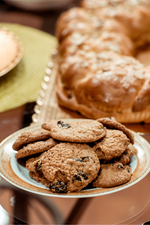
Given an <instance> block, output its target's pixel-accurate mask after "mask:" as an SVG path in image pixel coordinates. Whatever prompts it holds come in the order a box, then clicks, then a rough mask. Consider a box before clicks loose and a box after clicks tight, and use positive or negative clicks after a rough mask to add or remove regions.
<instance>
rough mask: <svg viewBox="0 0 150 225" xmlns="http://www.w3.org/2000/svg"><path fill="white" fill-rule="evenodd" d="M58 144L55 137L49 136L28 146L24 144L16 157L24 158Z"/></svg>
mask: <svg viewBox="0 0 150 225" xmlns="http://www.w3.org/2000/svg"><path fill="white" fill-rule="evenodd" d="M56 144H57V142H56V141H54V139H53V138H49V139H47V140H46V141H37V142H34V143H30V144H27V146H24V147H23V148H21V149H20V150H18V152H17V153H16V155H15V158H16V159H22V158H26V157H28V156H31V155H35V154H37V153H40V152H45V151H47V150H49V149H50V148H52V147H54V146H55V145H56Z"/></svg>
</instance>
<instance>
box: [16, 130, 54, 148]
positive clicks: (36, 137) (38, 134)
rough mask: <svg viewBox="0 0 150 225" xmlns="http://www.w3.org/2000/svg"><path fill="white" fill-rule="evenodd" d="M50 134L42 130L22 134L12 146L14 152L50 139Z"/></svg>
mask: <svg viewBox="0 0 150 225" xmlns="http://www.w3.org/2000/svg"><path fill="white" fill-rule="evenodd" d="M50 137H51V135H50V132H49V131H47V130H44V129H38V130H34V131H30V132H29V131H28V132H22V133H21V135H20V136H19V137H18V138H17V139H16V141H15V142H14V144H13V146H12V147H13V149H14V150H17V151H18V150H19V149H20V148H21V147H22V146H24V145H26V144H28V143H30V142H35V141H41V140H44V139H48V138H50Z"/></svg>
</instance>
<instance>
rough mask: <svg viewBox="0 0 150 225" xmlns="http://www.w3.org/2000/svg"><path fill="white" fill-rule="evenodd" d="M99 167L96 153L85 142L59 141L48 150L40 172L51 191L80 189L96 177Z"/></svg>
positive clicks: (59, 191)
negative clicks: (48, 183) (48, 182)
mask: <svg viewBox="0 0 150 225" xmlns="http://www.w3.org/2000/svg"><path fill="white" fill-rule="evenodd" d="M99 169H100V163H99V159H98V157H97V155H96V153H95V152H94V151H93V150H92V149H91V148H90V147H89V146H88V145H86V144H76V143H60V144H57V145H56V146H55V147H53V148H52V149H50V150H48V151H47V152H46V154H45V155H44V158H43V160H42V172H43V175H44V177H46V178H47V179H48V180H49V181H50V182H51V185H50V190H51V191H52V192H58V193H62V192H73V191H80V190H81V189H83V188H84V187H86V186H87V185H88V184H89V183H91V182H92V180H93V179H95V178H96V176H97V174H98V171H99Z"/></svg>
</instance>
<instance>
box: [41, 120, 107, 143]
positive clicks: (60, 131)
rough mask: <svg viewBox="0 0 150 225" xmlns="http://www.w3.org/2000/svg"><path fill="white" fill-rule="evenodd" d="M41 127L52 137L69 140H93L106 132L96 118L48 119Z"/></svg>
mask: <svg viewBox="0 0 150 225" xmlns="http://www.w3.org/2000/svg"><path fill="white" fill-rule="evenodd" d="M42 128H43V129H46V130H49V131H50V133H51V136H52V137H53V138H54V139H56V140H60V141H69V142H86V143H87V142H93V141H97V140H99V139H101V138H102V137H104V136H105V134H106V129H105V127H104V126H103V125H102V124H101V123H99V122H98V121H96V120H88V121H87V120H81V121H71V120H70V121H69V120H68V121H67V122H64V121H57V120H50V121H48V122H46V123H43V124H42Z"/></svg>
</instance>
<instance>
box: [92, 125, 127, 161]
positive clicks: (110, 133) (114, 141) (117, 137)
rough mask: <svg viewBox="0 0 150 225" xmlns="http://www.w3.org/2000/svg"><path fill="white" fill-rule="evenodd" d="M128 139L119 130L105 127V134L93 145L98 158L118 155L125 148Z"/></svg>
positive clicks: (107, 158)
mask: <svg viewBox="0 0 150 225" xmlns="http://www.w3.org/2000/svg"><path fill="white" fill-rule="evenodd" d="M129 143H130V142H129V139H128V138H127V136H126V135H125V134H124V133H123V132H122V131H120V130H110V129H107V133H106V136H105V137H104V138H103V139H102V140H100V141H99V142H97V144H96V145H95V146H94V147H93V150H94V151H95V152H96V154H97V156H98V158H99V159H106V160H110V159H112V158H115V157H119V156H121V155H122V153H123V152H124V151H125V150H126V149H127V146H128V145H129Z"/></svg>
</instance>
